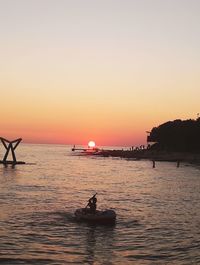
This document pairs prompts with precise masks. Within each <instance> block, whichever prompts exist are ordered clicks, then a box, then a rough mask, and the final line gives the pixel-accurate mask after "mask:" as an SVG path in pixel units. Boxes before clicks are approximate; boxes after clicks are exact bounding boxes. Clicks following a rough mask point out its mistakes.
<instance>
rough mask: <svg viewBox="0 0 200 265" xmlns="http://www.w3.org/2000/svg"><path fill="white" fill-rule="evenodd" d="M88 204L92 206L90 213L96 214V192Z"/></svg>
mask: <svg viewBox="0 0 200 265" xmlns="http://www.w3.org/2000/svg"><path fill="white" fill-rule="evenodd" d="M88 206H89V208H90V209H89V211H90V213H92V214H95V213H96V208H97V198H96V194H95V195H94V196H93V197H92V198H90V199H89V201H88Z"/></svg>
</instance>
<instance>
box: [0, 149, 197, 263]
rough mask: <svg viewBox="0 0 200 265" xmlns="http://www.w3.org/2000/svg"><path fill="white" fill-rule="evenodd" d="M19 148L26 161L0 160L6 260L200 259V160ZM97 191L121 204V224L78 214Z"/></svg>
mask: <svg viewBox="0 0 200 265" xmlns="http://www.w3.org/2000/svg"><path fill="white" fill-rule="evenodd" d="M0 151H1V152H0V155H1V156H3V152H4V150H3V149H1V150H0ZM16 153H17V158H18V159H19V160H23V161H26V162H27V164H26V165H18V166H16V167H15V168H12V167H10V166H9V167H7V168H5V167H3V166H2V165H0V263H1V264H38V265H40V264H139V265H140V264H200V255H199V253H200V221H199V220H200V193H199V191H200V170H199V168H198V167H193V166H190V165H186V164H181V165H180V167H179V168H177V167H176V163H168V162H160V163H156V168H152V163H151V162H150V161H128V160H124V159H119V158H116V159H115V158H101V157H82V156H81V157H80V156H72V155H71V151H70V147H66V146H55V145H25V144H22V145H20V146H19V147H18V148H17V150H16ZM95 192H97V193H98V196H97V199H98V208H100V209H106V208H111V209H114V210H115V211H116V213H117V222H116V225H115V226H108V227H107V226H95V225H89V224H85V223H78V222H76V220H75V219H74V215H73V213H74V211H75V209H77V208H80V207H84V206H86V204H87V199H88V197H90V196H91V195H93V194H94V193H95Z"/></svg>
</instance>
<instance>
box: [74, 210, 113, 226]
mask: <svg viewBox="0 0 200 265" xmlns="http://www.w3.org/2000/svg"><path fill="white" fill-rule="evenodd" d="M74 215H75V218H76V220H77V221H85V222H91V223H99V224H112V223H115V221H116V213H115V211H113V210H105V211H99V210H97V211H96V212H95V213H91V212H90V211H89V210H88V209H86V208H80V209H77V210H76V211H75V213H74Z"/></svg>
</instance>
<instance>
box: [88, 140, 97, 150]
mask: <svg viewBox="0 0 200 265" xmlns="http://www.w3.org/2000/svg"><path fill="white" fill-rule="evenodd" d="M95 145H96V144H95V142H94V141H89V143H88V147H89V148H94V147H95Z"/></svg>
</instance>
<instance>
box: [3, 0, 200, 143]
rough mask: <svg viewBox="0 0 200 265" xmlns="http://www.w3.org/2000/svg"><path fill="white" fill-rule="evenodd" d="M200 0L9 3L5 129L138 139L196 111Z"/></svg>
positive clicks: (33, 138) (64, 138) (71, 137)
mask: <svg viewBox="0 0 200 265" xmlns="http://www.w3.org/2000/svg"><path fill="white" fill-rule="evenodd" d="M199 12H200V2H199V1H195V0H191V1H186V0H173V1H172V0H169V1H161V0H152V1H151V5H149V1H148V0H142V1H136V0H135V1H134V0H133V1H128V0H124V1H114V0H108V1H105V0H101V1H99V0H97V1H92V0H85V1H84V4H83V1H81V0H78V1H76V3H75V2H74V1H58V2H57V1H53V0H50V1H47V0H42V1H31V0H30V1H25V0H19V1H16V2H13V1H11V0H8V1H4V3H3V4H1V9H0V30H1V31H0V32H1V35H0V52H1V54H0V55H1V61H0V92H1V97H0V113H1V123H0V124H1V126H0V136H2V137H5V138H8V139H14V138H18V137H22V138H23V141H24V142H33V143H61V144H83V145H85V144H87V142H88V141H89V140H94V141H95V142H96V143H97V144H98V145H121V146H126V145H127V146H130V145H131V146H132V145H141V144H145V143H146V131H148V130H151V129H152V127H154V126H157V125H159V124H160V123H163V122H165V121H168V120H174V119H177V118H180V119H188V118H194V119H195V118H196V117H197V116H196V115H197V113H199V112H200V110H199V98H200V90H199V87H200V86H199V85H200V80H199V69H200V58H199V57H200V53H199V47H200V28H199V24H200V18H199Z"/></svg>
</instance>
